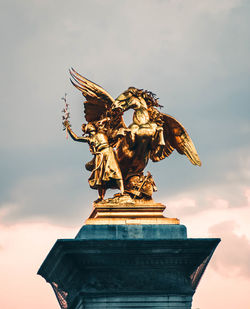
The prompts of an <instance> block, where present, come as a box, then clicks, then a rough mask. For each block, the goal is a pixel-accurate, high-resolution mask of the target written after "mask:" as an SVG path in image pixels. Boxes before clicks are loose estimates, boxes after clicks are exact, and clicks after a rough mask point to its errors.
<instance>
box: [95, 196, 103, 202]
mask: <svg viewBox="0 0 250 309" xmlns="http://www.w3.org/2000/svg"><path fill="white" fill-rule="evenodd" d="M101 201H103V199H102V198H100V197H99V198H98V199H97V200H95V201H94V203H100V202H101Z"/></svg>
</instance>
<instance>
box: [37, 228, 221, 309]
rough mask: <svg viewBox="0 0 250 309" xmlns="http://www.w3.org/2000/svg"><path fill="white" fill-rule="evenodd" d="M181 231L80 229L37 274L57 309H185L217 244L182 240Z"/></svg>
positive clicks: (183, 230) (59, 243)
mask: <svg viewBox="0 0 250 309" xmlns="http://www.w3.org/2000/svg"><path fill="white" fill-rule="evenodd" d="M186 237H187V236H186V228H185V226H183V225H172V226H171V225H165V226H164V225H152V226H151V225H145V226H136V225H128V226H123V225H118V226H112V225H109V226H107V225H106V226H105V225H94V226H84V227H83V228H82V229H81V230H80V231H79V233H78V234H77V236H76V239H60V240H58V241H57V242H56V243H55V245H54V247H53V248H52V250H51V251H50V253H49V254H48V256H47V258H46V259H45V261H44V263H43V264H42V266H41V268H40V269H39V272H38V273H39V274H40V275H41V276H43V277H44V278H45V279H46V280H47V281H48V282H49V283H50V284H51V285H52V287H53V288H54V290H55V292H56V294H57V297H58V300H59V302H60V304H61V307H62V308H71V309H86V308H87V309H88V308H91V309H93V308H96V309H97V308H147V307H148V308H173V309H177V308H179V309H190V308H191V303H192V295H193V293H194V292H195V289H196V287H197V285H198V282H199V280H200V278H201V276H202V274H203V272H204V270H205V268H206V266H207V264H208V262H209V259H210V258H211V256H212V254H213V251H214V249H215V248H216V246H217V244H218V243H219V241H220V240H219V239H188V238H186Z"/></svg>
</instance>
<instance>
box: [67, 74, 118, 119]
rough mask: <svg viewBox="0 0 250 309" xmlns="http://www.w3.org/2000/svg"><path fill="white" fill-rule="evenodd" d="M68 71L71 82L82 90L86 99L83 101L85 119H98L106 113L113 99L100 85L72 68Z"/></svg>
mask: <svg viewBox="0 0 250 309" xmlns="http://www.w3.org/2000/svg"><path fill="white" fill-rule="evenodd" d="M69 72H70V75H71V77H72V79H70V81H71V83H72V84H73V85H74V86H75V87H76V88H77V89H78V90H80V91H81V92H82V94H83V96H84V97H85V98H86V100H87V101H86V102H84V113H85V118H86V120H87V121H88V122H91V121H97V120H100V118H101V116H103V115H106V111H107V110H108V109H109V108H110V107H111V105H112V103H113V102H114V99H113V98H112V97H111V95H110V94H109V93H108V92H107V91H106V90H104V89H103V88H102V87H101V86H99V85H97V84H95V83H93V82H92V81H90V80H88V79H87V78H85V77H83V76H82V75H80V74H79V73H77V72H76V71H75V70H74V69H73V68H71V69H70V70H69Z"/></svg>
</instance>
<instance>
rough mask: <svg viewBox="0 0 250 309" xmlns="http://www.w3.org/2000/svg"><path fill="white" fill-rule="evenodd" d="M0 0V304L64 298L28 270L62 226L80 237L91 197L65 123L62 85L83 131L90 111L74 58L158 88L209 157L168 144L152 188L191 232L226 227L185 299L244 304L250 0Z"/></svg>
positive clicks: (207, 304) (248, 232) (87, 67)
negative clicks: (196, 161)
mask: <svg viewBox="0 0 250 309" xmlns="http://www.w3.org/2000/svg"><path fill="white" fill-rule="evenodd" d="M0 5H1V6H0V8H1V9H0V16H1V18H0V22H1V27H0V29H1V30H0V32H1V42H2V48H1V50H0V53H1V58H0V59H1V62H2V63H1V68H2V74H1V77H0V78H1V85H2V91H1V113H0V117H1V127H2V129H3V131H2V132H3V134H1V137H0V139H1V140H0V142H1V148H0V149H1V150H0V151H1V162H0V166H1V171H2V172H1V178H0V181H1V182H0V287H1V291H2V293H3V294H2V293H1V294H2V295H1V297H0V308H4V309H17V308H37V309H42V308H58V304H57V301H56V298H55V296H54V295H53V292H52V289H51V288H50V286H49V285H48V284H46V282H45V281H44V279H42V278H41V277H39V276H37V275H36V271H37V270H38V268H39V266H40V265H41V263H42V261H43V260H44V258H45V257H46V254H47V253H48V252H49V250H50V248H51V247H52V245H53V244H54V242H55V241H56V239H58V238H74V236H75V235H76V233H77V231H78V230H79V229H80V227H81V226H82V224H83V222H84V220H85V219H86V218H87V217H88V216H89V214H90V211H91V208H92V205H91V203H92V201H93V200H95V199H96V197H97V192H96V191H94V190H91V189H90V188H89V186H88V182H87V178H88V176H89V172H87V171H85V170H84V164H85V163H86V161H87V160H89V159H90V158H91V156H90V154H89V150H88V146H86V145H82V144H77V143H74V142H73V141H71V140H66V138H65V132H64V131H62V125H61V110H62V108H63V103H62V100H61V97H62V96H63V95H64V93H65V92H66V93H67V94H68V103H69V104H70V112H71V123H72V127H73V129H74V130H75V131H76V132H77V133H78V134H80V133H81V130H80V128H81V124H82V123H83V122H84V121H85V120H84V117H83V106H82V101H83V99H82V96H81V94H80V93H79V91H77V90H76V89H75V88H74V87H73V86H72V85H71V84H70V82H69V73H68V69H69V68H70V67H74V68H75V69H76V70H77V71H78V72H80V73H81V74H82V75H84V76H86V77H87V78H89V79H91V80H93V81H95V82H96V83H98V84H100V85H102V86H103V87H104V88H105V89H106V90H107V91H109V92H110V94H111V95H112V96H113V97H117V96H118V95H119V94H120V93H121V92H123V91H124V90H125V89H127V88H128V87H129V86H135V87H138V88H144V89H148V90H150V91H153V92H154V93H156V95H157V96H158V97H159V99H160V100H159V103H160V104H161V105H163V106H164V109H163V110H162V111H163V112H165V113H168V114H170V115H172V116H174V117H175V118H176V119H177V120H179V121H180V122H181V123H182V124H183V125H184V127H185V128H186V129H187V131H188V132H189V134H190V136H191V138H192V140H193V141H194V144H195V146H196V148H197V150H198V153H199V155H200V158H201V160H202V163H203V165H202V167H201V168H198V167H194V166H192V165H191V164H190V162H189V161H188V159H187V158H185V157H184V156H180V155H178V154H177V153H176V152H174V153H173V154H172V155H171V157H170V158H167V159H165V160H164V161H161V162H159V163H150V164H149V166H148V168H147V169H146V171H147V170H149V171H151V173H152V174H153V176H154V179H155V182H156V185H157V187H158V192H157V193H156V194H155V195H154V199H155V201H157V202H162V203H164V204H165V205H167V211H166V216H170V217H178V218H179V219H180V220H181V223H182V224H185V225H186V226H187V229H188V235H189V237H220V238H222V242H221V243H220V245H219V247H218V248H217V250H216V252H215V254H214V257H213V258H212V260H211V262H210V265H209V266H208V269H207V271H206V273H205V274H204V276H203V278H202V280H201V283H200V285H199V287H198V289H197V291H196V294H195V297H194V303H193V309H196V308H200V309H211V308H213V309H221V308H227V309H235V308H243V309H245V308H246V309H250V297H249V284H250V243H249V241H250V228H249V226H250V225H249V223H250V222H249V218H250V155H249V150H250V143H249V134H250V122H249V120H250V105H249V98H250V90H249V89H250V88H249V84H250V61H249V52H250V10H249V9H250V2H249V1H247V0H165V1H161V0H154V1H149V0H143V1H142V0H137V1H126V0H125V1H121V0H103V1H97V0H91V1H90V0H85V1H83V0H79V1H78V0H72V1H65V0H60V1H59V0H55V1H47V0H43V1H42V0H24V1H17V0H13V1H4V0H2V1H0ZM113 193H114V192H112V191H111V192H110V193H109V194H113ZM10 295H11V297H10ZM13 295H15V297H13Z"/></svg>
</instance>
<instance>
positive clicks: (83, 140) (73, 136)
mask: <svg viewBox="0 0 250 309" xmlns="http://www.w3.org/2000/svg"><path fill="white" fill-rule="evenodd" d="M64 126H65V128H66V130H67V131H68V132H69V135H70V136H71V138H72V139H73V140H74V141H76V142H82V143H87V142H88V138H87V137H79V136H77V135H76V134H75V133H74V132H73V131H72V129H71V127H70V125H69V122H68V121H65V122H64Z"/></svg>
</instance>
